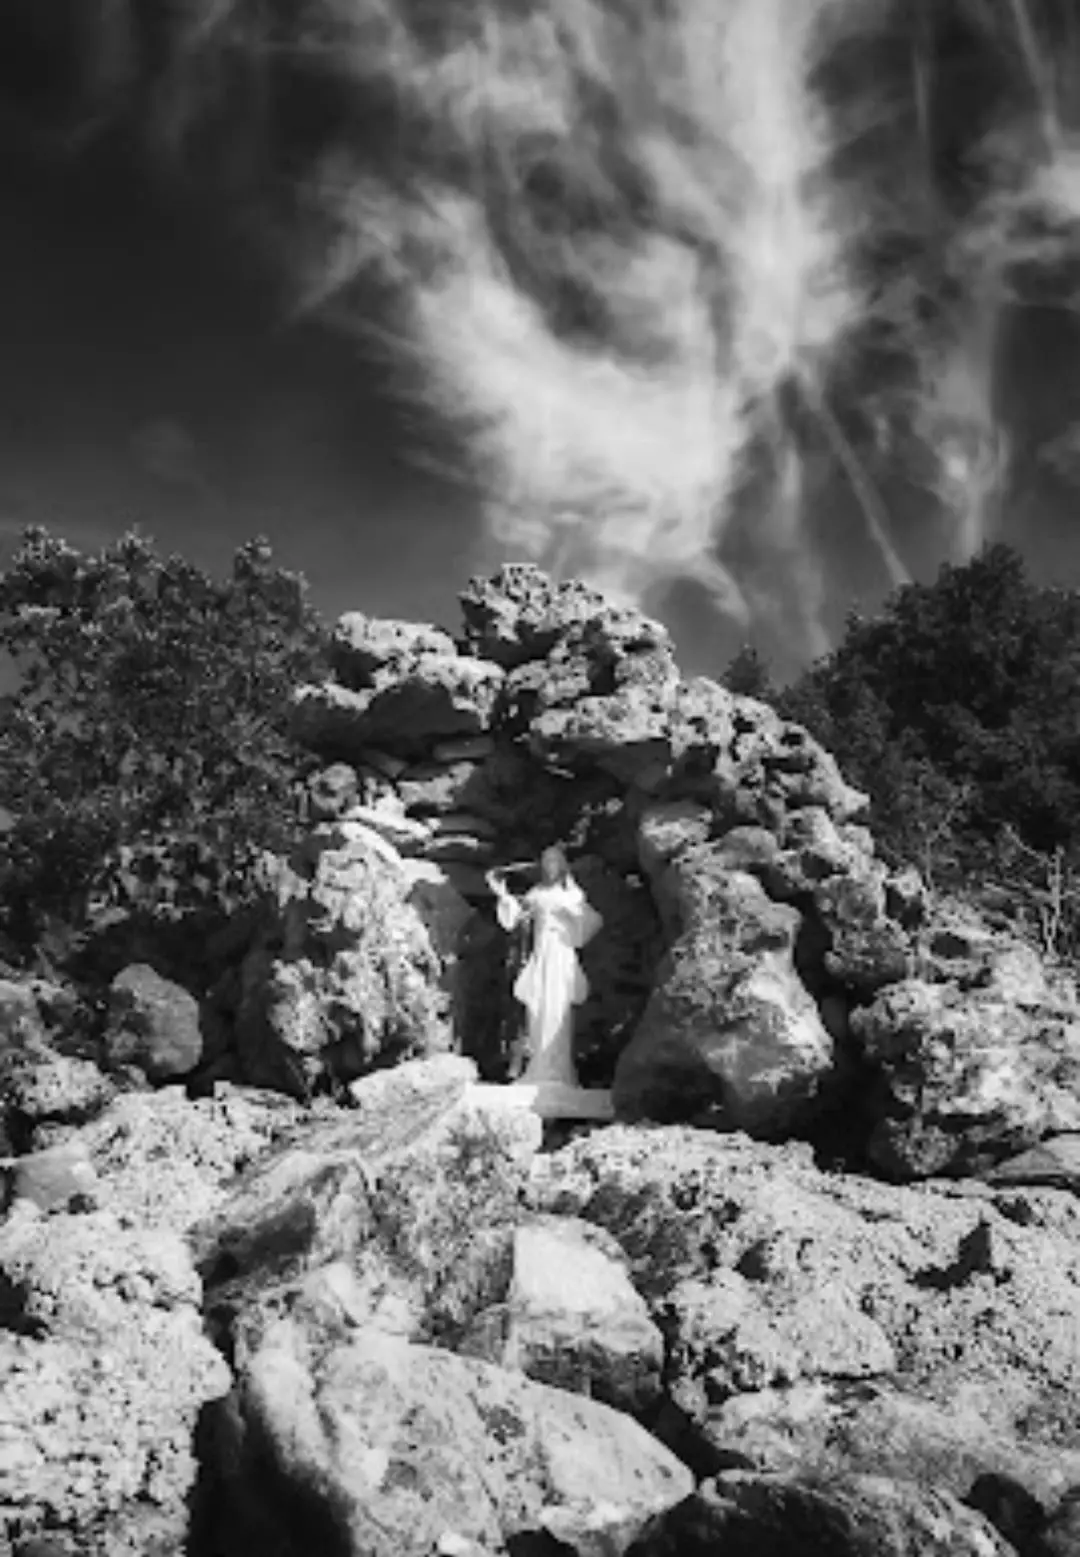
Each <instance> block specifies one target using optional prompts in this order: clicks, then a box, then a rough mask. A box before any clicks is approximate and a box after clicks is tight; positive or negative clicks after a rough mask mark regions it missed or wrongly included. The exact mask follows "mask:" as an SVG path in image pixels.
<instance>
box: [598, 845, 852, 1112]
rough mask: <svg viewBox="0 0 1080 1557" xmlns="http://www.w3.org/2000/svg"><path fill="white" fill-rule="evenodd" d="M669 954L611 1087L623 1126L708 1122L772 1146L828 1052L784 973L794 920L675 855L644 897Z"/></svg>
mask: <svg viewBox="0 0 1080 1557" xmlns="http://www.w3.org/2000/svg"><path fill="white" fill-rule="evenodd" d="M654 894H655V895H656V896H657V897H658V898H659V901H660V906H661V913H662V914H663V915H664V916H665V919H666V921H667V923H668V926H669V930H674V931H675V932H676V938H675V940H674V943H673V945H672V947H671V949H670V951H669V952H668V954H667V956H666V957H665V958H664V960H663V961H662V963H661V965H660V968H659V970H658V972H657V975H656V978H655V981H654V985H653V992H652V995H651V998H650V1000H649V1003H648V1005H647V1007H646V1009H645V1014H644V1016H643V1017H642V1020H641V1022H640V1024H639V1026H638V1028H637V1030H636V1032H635V1033H634V1036H633V1037H632V1039H631V1040H630V1043H629V1044H628V1045H627V1047H626V1049H625V1050H624V1051H623V1053H622V1054H621V1055H620V1057H619V1061H618V1064H617V1066H616V1070H615V1078H614V1081H613V1084H612V1091H613V1094H614V1100H615V1106H616V1109H617V1110H618V1111H619V1112H620V1113H621V1114H622V1115H623V1117H626V1118H643V1117H644V1118H653V1119H661V1120H664V1119H668V1120H670V1119H678V1118H683V1119H686V1118H690V1117H694V1116H696V1115H700V1114H704V1113H705V1112H706V1111H708V1110H714V1111H715V1114H714V1117H715V1121H716V1123H718V1124H720V1125H721V1126H723V1127H726V1128H732V1129H748V1130H750V1131H752V1132H754V1133H760V1134H763V1135H764V1134H779V1133H780V1132H782V1131H784V1130H786V1129H788V1128H790V1127H791V1125H792V1123H793V1122H794V1121H795V1120H796V1119H797V1118H798V1115H799V1114H800V1112H805V1110H806V1108H807V1106H808V1105H809V1104H811V1103H813V1101H814V1100H815V1098H816V1096H817V1094H818V1092H819V1089H820V1087H821V1085H822V1082H823V1080H824V1079H825V1078H827V1077H828V1076H829V1073H830V1071H831V1069H832V1066H833V1043H832V1039H831V1037H830V1036H829V1034H828V1032H827V1031H826V1030H825V1027H824V1025H823V1024H822V1021H821V1017H820V1015H819V1013H818V1009H817V1006H816V1005H815V1003H814V1001H813V999H812V998H811V996H810V994H809V993H808V991H807V990H806V987H805V986H804V985H803V983H802V982H801V981H800V979H799V976H798V974H797V973H796V971H795V965H794V946H795V939H796V935H797V934H798V930H799V926H800V923H801V918H800V915H799V913H798V912H797V910H795V909H794V908H791V907H788V906H786V905H782V904H778V903H773V902H771V901H770V900H769V898H768V897H767V896H766V894H765V891H764V889H763V888H762V886H761V885H760V883H759V882H758V881H757V880H755V879H754V878H753V877H752V876H748V875H745V874H742V873H738V872H733V871H728V870H726V869H724V868H723V867H722V866H720V867H717V865H716V864H715V862H714V860H713V857H712V853H711V847H710V846H708V845H706V846H704V847H699V848H696V849H688V850H685V851H683V852H682V853H681V854H680V855H679V856H678V857H677V858H676V860H675V861H674V863H673V864H672V865H670V866H668V867H667V869H666V870H665V871H664V872H663V874H662V875H661V876H660V877H659V878H658V879H657V881H656V882H655V885H654Z"/></svg>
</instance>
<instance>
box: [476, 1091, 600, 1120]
mask: <svg viewBox="0 0 1080 1557" xmlns="http://www.w3.org/2000/svg"><path fill="white" fill-rule="evenodd" d="M465 1096H466V1098H470V1097H474V1098H476V1099H477V1101H478V1102H479V1101H481V1100H482V1101H483V1102H484V1103H489V1104H492V1105H496V1106H499V1107H504V1108H529V1109H532V1111H533V1112H534V1113H536V1114H539V1115H540V1117H541V1119H596V1120H600V1121H601V1122H602V1123H605V1124H610V1123H611V1122H612V1121H613V1120H614V1118H615V1109H614V1106H613V1104H612V1101H611V1093H610V1092H609V1091H608V1090H607V1089H606V1088H604V1087H567V1086H563V1085H561V1084H560V1083H559V1082H553V1081H545V1082H540V1083H537V1084H535V1085H531V1086H526V1085H525V1084H524V1083H521V1082H514V1083H511V1084H510V1085H509V1086H500V1085H499V1084H498V1083H496V1082H488V1081H474V1082H472V1083H471V1084H470V1085H469V1086H468V1087H466V1089H465Z"/></svg>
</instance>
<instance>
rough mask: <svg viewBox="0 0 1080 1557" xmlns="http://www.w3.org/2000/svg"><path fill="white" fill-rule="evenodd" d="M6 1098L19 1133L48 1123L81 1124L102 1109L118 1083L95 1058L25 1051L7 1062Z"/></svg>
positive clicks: (109, 1099)
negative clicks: (115, 1082)
mask: <svg viewBox="0 0 1080 1557" xmlns="http://www.w3.org/2000/svg"><path fill="white" fill-rule="evenodd" d="M4 1071H5V1075H4V1098H5V1102H6V1105H7V1110H8V1114H9V1116H10V1117H11V1118H12V1119H13V1120H14V1122H15V1124H16V1127H17V1129H18V1130H19V1132H20V1133H25V1132H27V1131H33V1130H34V1129H36V1128H39V1127H40V1126H42V1125H45V1124H53V1123H56V1124H81V1123H83V1122H84V1121H86V1120H88V1119H92V1118H93V1117H94V1116H95V1114H98V1113H100V1112H101V1110H102V1109H103V1108H105V1107H106V1106H107V1105H108V1103H109V1102H110V1101H111V1100H112V1098H113V1097H114V1096H115V1094H116V1087H115V1084H114V1082H113V1081H112V1080H110V1078H109V1077H108V1076H106V1075H105V1074H104V1073H103V1072H102V1071H101V1070H100V1069H99V1067H98V1066H97V1065H95V1063H94V1062H93V1060H87V1059H78V1058H76V1057H74V1056H71V1055H66V1054H46V1055H41V1056H34V1055H24V1056H20V1057H18V1058H17V1059H14V1060H11V1061H10V1062H9V1063H8V1064H6V1065H5V1066H4Z"/></svg>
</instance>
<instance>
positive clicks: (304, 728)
mask: <svg viewBox="0 0 1080 1557" xmlns="http://www.w3.org/2000/svg"><path fill="white" fill-rule="evenodd" d="M502 681H503V672H502V671H501V670H500V669H499V667H498V666H497V665H493V664H491V663H489V662H488V661H485V660H476V659H471V658H469V657H467V656H464V655H458V654H421V655H418V656H417V657H416V659H415V660H411V661H409V662H407V663H406V664H404V665H397V664H394V663H387V664H386V665H384V666H382V667H380V668H379V669H378V670H376V671H375V672H374V673H373V675H372V677H371V685H370V687H369V688H368V689H367V690H365V691H363V692H354V691H351V690H350V689H349V688H347V687H343V686H339V685H338V684H337V683H336V682H327V683H325V684H323V685H322V686H308V687H301V688H300V690H299V691H298V693H297V694H296V698H295V701H294V704H293V710H292V731H293V734H294V736H295V738H296V739H297V740H298V741H300V742H301V743H302V744H303V745H304V746H307V747H309V748H310V749H311V750H312V751H316V752H325V753H326V755H327V756H328V757H337V758H340V759H341V760H344V761H349V760H350V759H363V757H364V755H365V751H366V749H367V748H368V747H371V746H376V747H384V748H386V749H387V750H389V751H390V752H391V753H392V754H395V755H396V754H401V755H408V754H409V753H411V752H419V751H422V750H423V749H424V747H425V745H426V744H428V743H430V742H432V741H434V740H436V739H439V738H443V737H447V736H458V735H479V734H482V733H484V732H485V731H486V730H487V729H488V728H489V727H490V724H491V721H492V716H493V714H494V712H495V705H496V701H497V699H498V695H499V692H500V690H501V687H502Z"/></svg>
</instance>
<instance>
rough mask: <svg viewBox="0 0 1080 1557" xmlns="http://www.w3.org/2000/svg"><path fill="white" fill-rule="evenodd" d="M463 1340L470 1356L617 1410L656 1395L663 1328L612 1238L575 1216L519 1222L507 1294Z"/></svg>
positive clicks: (641, 1406) (644, 1404) (639, 1405)
mask: <svg viewBox="0 0 1080 1557" xmlns="http://www.w3.org/2000/svg"><path fill="white" fill-rule="evenodd" d="M471 1341H472V1344H468V1343H466V1346H465V1347H463V1348H462V1349H467V1350H468V1351H469V1352H470V1354H472V1355H476V1356H482V1357H485V1358H487V1360H488V1361H490V1362H497V1363H499V1364H500V1365H501V1366H502V1367H504V1368H513V1369H519V1370H520V1371H521V1372H522V1373H526V1374H528V1376H529V1377H530V1378H532V1379H539V1380H540V1381H541V1382H542V1383H545V1384H554V1385H556V1386H558V1388H560V1389H569V1390H574V1391H575V1392H576V1393H578V1394H582V1395H589V1396H590V1397H591V1398H592V1399H594V1400H602V1401H604V1402H605V1403H606V1404H607V1405H610V1406H615V1407H616V1408H617V1409H619V1410H622V1411H629V1412H631V1413H641V1412H643V1411H645V1410H646V1409H647V1408H648V1407H649V1406H651V1405H653V1404H654V1403H655V1402H656V1400H657V1398H658V1396H659V1394H660V1374H661V1369H662V1367H663V1362H664V1340H663V1336H662V1335H661V1333H660V1331H659V1329H658V1328H657V1326H656V1325H655V1324H654V1323H653V1321H652V1319H651V1318H650V1317H649V1312H648V1309H647V1307H646V1305H645V1302H644V1299H643V1298H642V1297H641V1296H640V1294H639V1293H638V1292H636V1291H635V1290H634V1286H633V1283H632V1282H631V1281H630V1278H629V1276H628V1274H627V1271H626V1260H625V1257H624V1256H623V1253H622V1250H621V1249H620V1248H619V1245H618V1243H617V1242H616V1241H615V1240H614V1239H613V1238H612V1237H611V1235H610V1234H606V1233H604V1232H603V1230H602V1229H600V1228H596V1227H590V1226H589V1224H588V1223H587V1222H582V1221H580V1220H578V1219H577V1218H573V1217H550V1218H541V1219H534V1220H532V1221H530V1222H528V1223H526V1224H525V1225H524V1226H522V1227H519V1228H518V1229H517V1231H516V1233H515V1234H514V1253H513V1278H512V1280H511V1283H510V1290H509V1292H508V1294H507V1297H506V1301H505V1303H504V1304H501V1305H500V1306H499V1307H498V1308H496V1309H489V1310H487V1311H486V1312H485V1313H484V1314H481V1316H480V1318H479V1320H478V1321H477V1323H476V1325H475V1327H474V1335H473V1336H472V1337H471Z"/></svg>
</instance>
